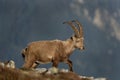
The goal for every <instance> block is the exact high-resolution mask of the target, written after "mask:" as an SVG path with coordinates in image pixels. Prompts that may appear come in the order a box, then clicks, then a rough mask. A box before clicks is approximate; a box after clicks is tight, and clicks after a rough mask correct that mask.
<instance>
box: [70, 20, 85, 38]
mask: <svg viewBox="0 0 120 80" xmlns="http://www.w3.org/2000/svg"><path fill="white" fill-rule="evenodd" d="M72 22H75V23H76V24H77V25H78V27H79V34H80V35H79V36H80V37H83V28H82V24H81V23H80V22H79V21H78V20H72Z"/></svg>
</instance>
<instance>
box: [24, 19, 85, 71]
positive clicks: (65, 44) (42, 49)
mask: <svg viewBox="0 0 120 80" xmlns="http://www.w3.org/2000/svg"><path fill="white" fill-rule="evenodd" d="M64 24H69V25H70V26H71V27H72V29H73V30H74V33H75V35H74V36H72V37H71V38H69V39H67V40H65V41H62V40H44V41H36V42H31V43H29V44H28V46H27V47H26V48H25V49H23V51H22V56H23V57H24V59H25V63H24V65H23V68H36V67H37V65H38V64H39V63H49V62H52V63H53V64H52V66H53V67H58V64H59V62H65V63H66V64H68V65H69V69H70V71H73V69H72V61H71V60H70V59H69V56H70V55H71V54H72V52H73V51H74V50H75V49H80V50H83V49H84V37H83V29H82V25H81V24H80V22H79V21H77V20H73V21H67V22H64ZM74 24H77V26H78V28H79V29H77V27H76V26H75V25H74Z"/></svg>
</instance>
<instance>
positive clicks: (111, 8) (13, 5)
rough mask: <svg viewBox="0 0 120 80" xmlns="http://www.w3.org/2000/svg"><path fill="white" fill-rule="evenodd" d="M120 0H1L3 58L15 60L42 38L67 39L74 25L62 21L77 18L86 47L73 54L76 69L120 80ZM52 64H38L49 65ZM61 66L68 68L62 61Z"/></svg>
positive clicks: (19, 63)
mask: <svg viewBox="0 0 120 80" xmlns="http://www.w3.org/2000/svg"><path fill="white" fill-rule="evenodd" d="M119 4H120V0H92V1H90V0H59V1H56V0H0V61H7V60H11V59H12V60H14V61H15V63H16V66H17V67H18V68H20V67H21V66H22V65H23V63H24V61H23V58H22V56H21V50H22V49H24V48H25V47H26V46H27V44H28V43H30V42H33V41H39V40H54V39H60V40H66V39H68V38H70V37H71V36H72V35H73V31H72V29H71V28H70V27H69V26H67V25H64V24H62V23H63V22H64V21H68V20H73V19H77V20H79V21H80V22H81V23H82V25H83V29H84V38H85V39H84V40H85V41H84V42H85V50H84V51H79V50H75V51H74V52H73V54H72V55H71V56H70V59H71V60H72V61H73V68H74V71H75V72H76V73H78V74H80V75H84V76H94V77H106V78H108V79H109V80H119V78H120V76H119V74H120V69H119V68H120V63H119V61H120V54H119V52H120V50H119V48H120V5H119ZM50 66H51V64H48V65H47V64H45V65H44V66H42V65H40V66H39V67H50ZM59 67H60V68H68V66H67V65H66V64H63V63H60V65H59Z"/></svg>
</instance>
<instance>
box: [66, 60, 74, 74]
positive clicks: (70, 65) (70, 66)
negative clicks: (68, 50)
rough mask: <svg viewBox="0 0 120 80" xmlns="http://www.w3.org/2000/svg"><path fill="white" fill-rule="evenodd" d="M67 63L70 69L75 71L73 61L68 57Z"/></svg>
mask: <svg viewBox="0 0 120 80" xmlns="http://www.w3.org/2000/svg"><path fill="white" fill-rule="evenodd" d="M66 63H67V64H68V65H69V70H70V71H72V72H73V68H72V61H71V60H69V59H68V60H67V61H66Z"/></svg>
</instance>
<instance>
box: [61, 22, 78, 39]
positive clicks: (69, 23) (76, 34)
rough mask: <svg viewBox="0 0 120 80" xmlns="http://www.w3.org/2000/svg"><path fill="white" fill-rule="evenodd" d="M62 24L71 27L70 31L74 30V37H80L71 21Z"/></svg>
mask: <svg viewBox="0 0 120 80" xmlns="http://www.w3.org/2000/svg"><path fill="white" fill-rule="evenodd" d="M63 24H68V25H70V26H71V27H72V29H73V30H74V33H75V36H76V37H80V36H79V31H78V29H77V28H76V27H75V26H74V25H73V23H72V22H71V21H66V22H63Z"/></svg>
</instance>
